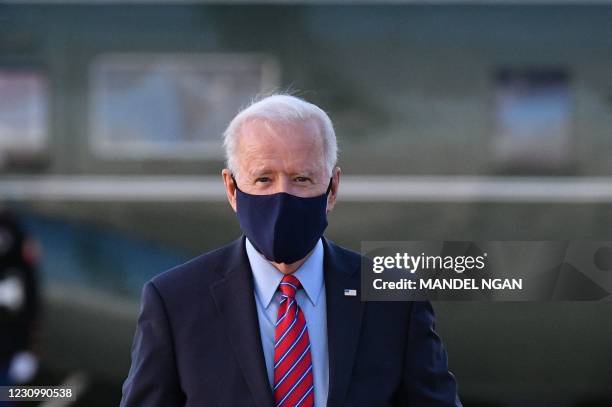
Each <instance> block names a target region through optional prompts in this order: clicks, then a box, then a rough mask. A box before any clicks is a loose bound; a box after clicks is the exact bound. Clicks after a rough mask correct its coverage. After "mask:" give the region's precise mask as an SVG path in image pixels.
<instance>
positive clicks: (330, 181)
mask: <svg viewBox="0 0 612 407" xmlns="http://www.w3.org/2000/svg"><path fill="white" fill-rule="evenodd" d="M333 180H334V178H333V177H330V178H329V185H328V186H327V191H325V195H329V191H331V187H332V181H333Z"/></svg>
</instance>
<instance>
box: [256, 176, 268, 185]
mask: <svg viewBox="0 0 612 407" xmlns="http://www.w3.org/2000/svg"><path fill="white" fill-rule="evenodd" d="M258 182H261V183H264V184H265V183H268V182H270V177H259V178H257V179H255V183H258Z"/></svg>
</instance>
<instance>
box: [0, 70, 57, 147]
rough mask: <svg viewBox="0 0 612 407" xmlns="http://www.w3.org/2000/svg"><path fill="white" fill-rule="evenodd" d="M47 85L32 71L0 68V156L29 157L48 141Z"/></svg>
mask: <svg viewBox="0 0 612 407" xmlns="http://www.w3.org/2000/svg"><path fill="white" fill-rule="evenodd" d="M48 109H49V106H48V99H47V81H46V77H45V76H44V75H43V73H42V72H40V71H38V70H35V69H24V68H0V154H1V155H6V154H31V153H38V152H40V151H42V150H44V149H45V147H46V144H47V138H48V128H47V115H48Z"/></svg>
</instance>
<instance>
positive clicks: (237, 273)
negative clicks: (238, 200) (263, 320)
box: [211, 237, 274, 407]
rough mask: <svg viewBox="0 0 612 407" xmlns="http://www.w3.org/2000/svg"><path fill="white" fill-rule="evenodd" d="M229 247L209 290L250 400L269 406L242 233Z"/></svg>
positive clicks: (250, 276) (270, 396)
mask: <svg viewBox="0 0 612 407" xmlns="http://www.w3.org/2000/svg"><path fill="white" fill-rule="evenodd" d="M233 250H234V252H233V253H232V254H231V255H230V256H229V261H228V263H229V264H228V266H229V267H228V268H227V272H226V273H225V276H224V278H223V279H221V280H219V281H218V282H217V283H216V284H215V285H213V286H212V288H211V291H212V295H213V297H214V300H215V304H216V306H217V309H218V311H219V313H220V314H221V315H222V317H223V319H224V321H225V324H226V328H227V332H228V336H229V343H230V345H231V347H232V349H233V350H234V353H235V355H236V358H237V360H238V364H239V365H240V368H241V369H242V372H243V374H244V378H245V381H246V382H247V385H248V387H249V390H250V391H251V394H252V396H253V400H254V402H255V404H257V405H258V406H261V407H269V406H271V405H273V403H274V400H273V397H272V390H271V388H270V384H269V383H268V376H267V373H266V365H265V359H264V355H263V350H262V345H261V336H260V333H259V322H258V317H257V309H256V305H255V297H254V291H253V277H252V273H251V266H250V264H249V261H248V258H247V255H246V250H245V243H244V237H242V238H241V239H240V240H238V241H237V242H236V243H235V247H234V249H233Z"/></svg>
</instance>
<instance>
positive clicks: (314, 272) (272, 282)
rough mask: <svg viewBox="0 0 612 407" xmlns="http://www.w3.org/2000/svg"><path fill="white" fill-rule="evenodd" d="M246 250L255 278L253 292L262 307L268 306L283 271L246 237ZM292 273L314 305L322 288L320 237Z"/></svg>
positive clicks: (321, 245)
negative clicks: (310, 251)
mask: <svg viewBox="0 0 612 407" xmlns="http://www.w3.org/2000/svg"><path fill="white" fill-rule="evenodd" d="M246 252H247V257H248V258H249V263H250V264H251V270H252V271H253V277H254V280H255V294H256V295H257V296H258V297H259V300H260V301H261V303H262V304H263V305H264V307H265V308H268V306H269V305H270V303H271V302H272V298H274V294H275V293H276V290H277V288H278V285H279V284H280V282H281V280H282V279H283V273H281V272H280V271H279V270H278V269H277V268H276V267H274V266H273V265H272V263H270V262H269V261H268V260H267V259H266V258H265V257H263V256H262V255H261V254H260V253H259V252H258V251H257V249H255V247H254V246H253V244H252V243H251V242H250V241H249V239H248V238H247V239H246ZM293 275H294V276H295V277H296V278H297V279H298V280H300V283H302V287H303V288H304V291H305V292H306V295H307V297H308V299H309V300H310V302H311V303H312V304H313V305H314V306H316V305H317V303H318V301H319V295H320V294H321V289H322V288H323V242H321V239H319V240H318V241H317V244H316V245H315V248H314V249H313V251H312V253H311V254H310V256H308V258H307V259H306V261H305V262H304V264H302V265H301V266H300V268H299V269H297V270H296V271H295V273H293Z"/></svg>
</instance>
